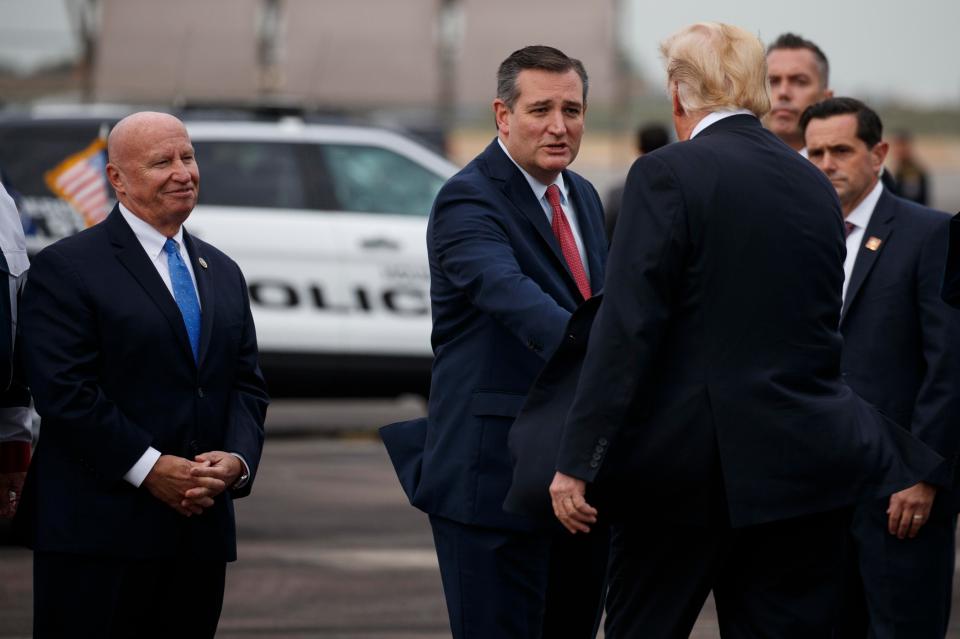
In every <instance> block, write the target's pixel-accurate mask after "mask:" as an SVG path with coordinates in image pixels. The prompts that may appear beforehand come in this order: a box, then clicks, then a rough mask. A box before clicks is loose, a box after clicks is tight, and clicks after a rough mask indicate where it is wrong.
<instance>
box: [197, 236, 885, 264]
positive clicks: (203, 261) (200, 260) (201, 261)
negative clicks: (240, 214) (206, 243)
mask: <svg viewBox="0 0 960 639" xmlns="http://www.w3.org/2000/svg"><path fill="white" fill-rule="evenodd" d="M871 239H872V240H876V239H877V238H875V237H874V238H871ZM877 241H878V242H879V240H877ZM197 261H198V262H200V266H202V267H203V268H207V261H206V260H205V259H203V258H202V257H198V258H197Z"/></svg>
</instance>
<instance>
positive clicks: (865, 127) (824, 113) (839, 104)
mask: <svg viewBox="0 0 960 639" xmlns="http://www.w3.org/2000/svg"><path fill="white" fill-rule="evenodd" d="M835 115H855V116H857V137H858V138H860V139H861V140H863V143H864V144H866V145H867V148H868V149H872V148H873V147H875V146H876V145H877V143H878V142H880V140H881V139H883V123H882V122H880V116H879V115H877V113H876V111H874V110H873V109H871V108H870V107H868V106H867V105H866V104H864V103H863V102H861V101H860V100H855V99H854V98H827V99H826V100H823V101H822V102H817V103H816V104H811V105H810V106H808V107H807V109H806V110H805V111H804V112H803V115H801V116H800V131H802V132H803V134H804V135H806V133H807V125H808V124H810V120H825V119H827V118H831V117H833V116H835Z"/></svg>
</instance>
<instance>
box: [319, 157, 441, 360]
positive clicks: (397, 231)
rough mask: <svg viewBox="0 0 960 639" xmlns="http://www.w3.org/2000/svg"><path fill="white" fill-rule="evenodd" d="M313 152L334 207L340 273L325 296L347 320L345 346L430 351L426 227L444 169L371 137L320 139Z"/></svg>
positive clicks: (365, 350) (364, 351)
mask: <svg viewBox="0 0 960 639" xmlns="http://www.w3.org/2000/svg"><path fill="white" fill-rule="evenodd" d="M317 151H318V152H319V154H320V162H319V163H318V165H319V166H322V167H324V169H323V170H324V172H325V173H326V174H327V175H328V176H329V179H330V186H331V187H332V190H333V192H334V193H335V195H336V199H337V205H338V209H339V211H340V212H339V213H338V214H337V216H336V226H335V229H336V230H335V233H336V238H337V242H336V246H335V247H334V250H335V254H336V256H337V258H336V259H337V263H338V266H339V274H340V275H339V277H338V278H337V281H336V282H335V284H334V285H333V286H331V287H330V288H329V301H330V303H331V304H333V305H335V306H336V307H337V308H340V309H342V310H343V313H344V316H345V318H346V320H347V322H346V324H345V326H344V340H345V343H346V345H347V348H348V349H349V351H350V352H351V353H354V354H356V355H389V356H394V357H405V356H413V357H429V356H431V355H432V351H431V348H430V327H431V322H430V273H429V268H428V264H427V249H426V227H427V218H428V216H429V213H430V208H431V206H432V204H433V200H434V197H436V194H437V191H439V189H440V187H441V186H442V185H443V182H444V180H445V179H446V178H447V177H448V176H449V173H446V174H444V173H443V172H442V171H438V170H437V169H436V168H433V167H431V168H428V167H427V166H426V165H425V163H423V162H420V161H418V160H415V159H414V158H413V157H411V156H410V155H405V154H403V153H402V152H401V151H398V150H395V149H391V148H386V147H384V146H377V145H376V144H373V143H366V144H349V143H324V144H320V145H318V147H317ZM441 161H442V160H441ZM443 168H446V166H444V167H443Z"/></svg>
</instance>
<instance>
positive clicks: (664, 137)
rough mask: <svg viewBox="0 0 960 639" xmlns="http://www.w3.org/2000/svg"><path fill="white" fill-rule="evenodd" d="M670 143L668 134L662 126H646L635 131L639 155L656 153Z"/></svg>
mask: <svg viewBox="0 0 960 639" xmlns="http://www.w3.org/2000/svg"><path fill="white" fill-rule="evenodd" d="M669 143H670V134H669V133H667V129H666V128H665V127H664V126H663V125H662V124H647V125H644V126H642V127H640V128H639V129H637V148H638V149H639V150H640V152H641V153H650V152H651V151H656V150H657V149H659V148H660V147H661V146H667V145H668V144H669Z"/></svg>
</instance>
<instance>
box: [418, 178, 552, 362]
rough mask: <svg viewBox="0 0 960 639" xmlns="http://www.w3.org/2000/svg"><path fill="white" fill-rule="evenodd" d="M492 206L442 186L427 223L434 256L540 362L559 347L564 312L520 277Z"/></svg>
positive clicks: (471, 193) (469, 192) (463, 187)
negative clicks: (533, 353)
mask: <svg viewBox="0 0 960 639" xmlns="http://www.w3.org/2000/svg"><path fill="white" fill-rule="evenodd" d="M494 206H495V203H494V202H493V201H492V200H491V199H490V197H488V196H487V195H485V194H484V193H482V192H481V190H480V189H479V188H477V187H475V186H473V185H470V184H464V183H457V184H453V183H448V184H447V185H446V186H445V187H444V190H443V191H442V192H441V194H440V195H439V196H438V198H437V203H436V205H435V208H434V212H433V219H432V222H431V232H432V238H431V240H432V243H433V247H434V250H435V252H436V256H437V258H438V259H439V262H440V265H441V267H442V269H443V272H444V274H445V275H446V276H447V277H448V278H449V280H450V282H451V283H452V284H453V285H454V286H455V287H456V288H457V289H458V290H460V291H462V292H463V293H464V294H465V295H467V296H468V297H469V299H470V301H471V302H472V303H473V305H474V306H475V307H476V308H477V309H479V310H480V311H482V312H484V313H487V314H489V315H490V316H491V317H493V318H494V319H496V320H497V321H498V322H500V323H501V324H502V325H503V326H504V327H506V328H507V330H509V331H510V332H511V333H513V334H514V335H516V336H517V338H518V339H519V340H520V341H521V342H522V343H523V344H525V345H526V346H527V347H528V348H530V349H531V350H532V351H534V352H535V353H536V354H537V355H539V356H540V357H541V358H543V359H544V360H546V359H547V358H548V357H549V356H550V354H551V353H552V352H553V351H554V350H555V349H556V347H557V345H559V344H560V340H561V339H562V338H563V330H564V327H565V326H566V323H567V320H568V319H569V317H570V312H569V311H567V310H566V309H564V308H562V307H561V306H560V305H559V304H558V303H557V302H556V300H554V299H553V298H552V297H551V296H550V295H548V294H547V293H546V292H544V290H543V289H542V288H541V287H540V286H539V284H537V283H536V282H535V281H533V280H532V279H531V278H530V277H528V276H527V275H526V274H524V273H523V271H522V270H521V267H520V264H519V263H518V260H517V256H516V254H515V251H514V248H513V244H512V243H511V240H510V238H509V237H508V235H507V231H506V229H505V228H504V227H503V226H502V225H501V222H500V220H499V217H500V216H499V215H498V214H497V212H496V211H495V210H494Z"/></svg>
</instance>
